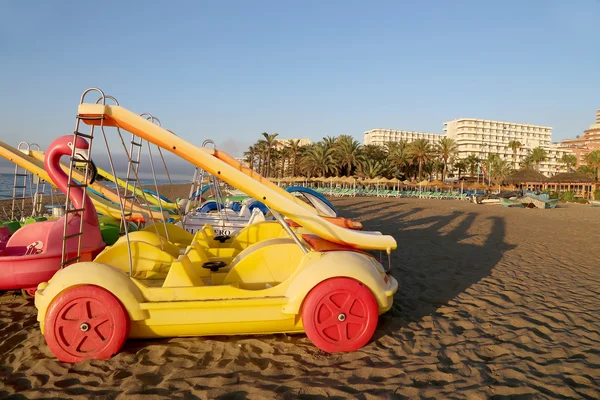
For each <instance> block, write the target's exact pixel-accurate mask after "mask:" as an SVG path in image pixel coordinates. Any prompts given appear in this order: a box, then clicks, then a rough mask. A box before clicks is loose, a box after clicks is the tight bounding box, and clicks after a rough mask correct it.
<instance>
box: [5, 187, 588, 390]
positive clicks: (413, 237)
mask: <svg viewBox="0 0 600 400" xmlns="http://www.w3.org/2000/svg"><path fill="white" fill-rule="evenodd" d="M334 204H335V206H336V207H338V209H339V210H340V212H341V214H342V215H344V216H347V217H353V218H356V219H358V220H360V221H362V222H363V224H364V226H365V229H368V230H380V231H382V232H384V233H387V234H391V235H393V236H394V237H395V238H396V240H397V241H398V249H397V250H396V251H395V252H394V253H393V256H392V264H393V275H394V276H395V277H396V278H397V279H398V281H399V284H400V288H399V290H398V292H397V294H396V296H395V303H394V306H393V308H392V310H390V311H389V312H388V313H387V314H385V315H383V316H381V317H380V321H379V327H378V329H377V331H376V334H375V337H374V338H373V340H372V341H371V342H370V343H369V344H368V345H367V346H366V347H364V348H363V349H362V350H360V351H357V352H355V353H347V354H325V353H322V352H320V351H318V350H317V349H316V347H314V346H313V345H312V344H311V343H310V342H309V340H308V339H307V338H306V336H304V335H269V336H240V337H205V338H173V339H163V340H129V341H128V342H127V343H126V345H125V347H124V348H123V349H122V350H121V352H120V353H119V354H117V355H116V356H115V357H114V358H112V359H110V360H107V361H89V362H83V363H80V364H77V365H69V364H63V363H60V362H57V361H56V360H55V359H54V357H53V356H52V354H51V353H50V351H49V350H48V349H47V347H46V345H45V342H44V339H43V337H42V335H41V333H40V331H39V327H38V324H37V322H36V309H35V308H34V306H33V303H32V301H31V300H26V299H24V298H23V297H21V295H20V294H16V293H14V292H12V293H11V292H7V293H4V294H2V295H1V296H0V398H3V397H6V396H7V395H10V394H15V393H17V396H25V397H27V398H39V397H44V398H48V397H63V398H65V397H68V398H77V399H93V398H142V397H143V398H144V399H152V398H173V399H180V398H182V399H183V398H186V399H187V398H190V399H191V398H202V399H208V398H248V399H268V398H279V399H281V398H290V399H292V398H294V399H296V398H311V399H312V398H320V397H334V398H336V397H337V398H360V399H376V398H377V399H379V398H432V399H445V398H469V399H487V398H498V399H501V398H556V399H566V398H600V350H599V349H600V333H599V332H600V266H599V263H600V261H599V255H600V243H599V241H598V238H599V237H600V224H598V221H599V220H600V208H591V207H590V206H589V205H588V206H586V205H576V204H572V205H571V204H569V205H563V204H561V205H559V208H557V209H554V210H538V209H508V208H504V207H501V206H486V205H476V204H472V203H467V202H459V201H450V200H448V201H442V200H419V199H378V198H351V199H335V200H334ZM14 398H19V397H16V396H15V397H14Z"/></svg>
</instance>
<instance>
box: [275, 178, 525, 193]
mask: <svg viewBox="0 0 600 400" xmlns="http://www.w3.org/2000/svg"><path fill="white" fill-rule="evenodd" d="M271 180H273V181H275V182H277V183H306V182H320V183H324V184H348V185H385V186H394V187H403V186H404V187H413V188H414V187H421V188H425V187H426V188H433V189H461V188H462V189H467V190H487V189H490V187H489V186H488V185H485V184H483V183H478V182H473V183H471V184H468V185H463V184H462V183H446V182H442V181H440V180H438V179H436V180H433V181H427V180H423V181H421V182H411V181H409V180H405V181H401V180H399V179H391V178H385V177H377V178H370V179H364V178H356V177H353V176H334V177H330V178H325V177H318V178H306V177H285V178H277V179H273V178H271ZM502 188H503V189H505V190H515V189H516V188H517V187H516V186H515V185H508V186H503V187H502Z"/></svg>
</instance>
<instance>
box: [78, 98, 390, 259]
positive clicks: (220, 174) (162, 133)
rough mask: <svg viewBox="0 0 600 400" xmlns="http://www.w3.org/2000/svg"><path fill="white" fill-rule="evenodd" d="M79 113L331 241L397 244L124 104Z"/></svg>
mask: <svg viewBox="0 0 600 400" xmlns="http://www.w3.org/2000/svg"><path fill="white" fill-rule="evenodd" d="M78 111H79V116H80V117H82V118H85V117H101V116H104V118H103V119H102V120H100V119H97V118H96V119H87V120H86V119H83V121H84V122H85V123H86V124H92V125H99V124H100V123H103V125H104V126H115V127H119V128H121V129H125V130H126V131H129V132H131V133H133V134H135V135H137V136H139V137H141V138H142V139H144V140H147V141H149V142H150V143H153V144H155V145H157V146H160V147H162V148H164V149H167V150H169V151H170V152H172V153H174V154H176V155H178V156H179V157H181V158H183V159H185V160H187V161H189V162H190V163H192V164H194V165H196V166H198V167H201V168H203V169H204V170H205V171H206V172H208V173H210V174H213V175H215V176H216V177H217V178H219V179H221V180H223V181H225V182H227V183H229V184H230V185H233V186H234V187H237V188H239V189H240V190H242V191H243V192H245V193H247V194H248V195H250V196H251V197H254V198H255V199H258V200H260V201H262V202H263V203H265V204H266V205H267V206H269V207H271V208H272V209H274V210H275V211H278V212H280V213H281V214H283V215H285V216H286V217H287V218H289V219H291V220H293V221H295V222H297V223H298V224H300V225H302V226H303V227H305V228H306V229H308V230H310V231H311V232H313V233H315V234H317V235H318V236H320V237H322V238H323V239H326V240H329V241H331V242H335V243H340V244H344V245H347V246H352V247H357V248H361V249H366V250H388V251H389V250H392V249H395V248H396V246H397V244H396V240H395V239H394V238H393V237H392V236H388V235H381V234H376V233H369V232H364V231H357V230H350V229H345V228H342V227H339V226H336V225H334V224H332V223H331V222H329V221H327V220H325V219H323V218H321V217H320V216H319V215H317V214H316V213H315V212H314V211H313V210H310V209H308V208H307V207H304V206H302V205H301V204H299V203H298V202H297V201H296V200H297V199H295V197H294V196H293V195H291V194H289V193H288V192H286V191H285V190H283V189H281V188H279V187H276V186H275V185H274V184H272V183H270V182H269V181H268V180H267V179H266V178H264V177H262V176H260V175H258V174H256V173H248V171H245V170H244V169H243V167H242V165H241V164H240V163H237V164H236V163H235V162H233V161H231V160H229V159H228V160H227V162H226V161H223V160H222V159H225V158H226V157H225V155H224V154H223V153H221V152H219V154H218V156H217V154H215V152H214V150H210V149H202V148H199V147H196V146H194V145H192V144H191V143H189V142H187V141H185V140H183V139H182V138H180V137H178V136H176V135H174V134H173V133H171V132H169V131H167V130H165V129H163V128H161V127H160V126H158V125H156V124H153V123H152V122H150V121H148V120H146V119H145V118H143V117H140V116H139V115H137V114H135V113H133V112H131V111H129V110H127V109H125V108H123V107H121V106H109V105H102V104H80V105H79V109H78Z"/></svg>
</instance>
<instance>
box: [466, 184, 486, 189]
mask: <svg viewBox="0 0 600 400" xmlns="http://www.w3.org/2000/svg"><path fill="white" fill-rule="evenodd" d="M467 189H469V190H485V189H488V187H487V185H484V184H483V183H478V182H474V183H471V184H470V185H469V186H467Z"/></svg>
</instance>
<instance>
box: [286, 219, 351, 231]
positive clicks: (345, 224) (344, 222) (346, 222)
mask: <svg viewBox="0 0 600 400" xmlns="http://www.w3.org/2000/svg"><path fill="white" fill-rule="evenodd" d="M321 218H323V219H324V220H326V221H328V222H331V223H332V224H334V225H337V226H339V227H342V228H346V229H354V230H362V228H363V226H362V224H361V223H360V222H358V221H353V220H351V219H348V218H343V217H324V216H322V217H321ZM285 222H287V224H288V225H289V226H290V227H292V228H300V227H301V226H302V225H300V224H299V223H297V222H296V221H292V220H291V219H286V220H285Z"/></svg>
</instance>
